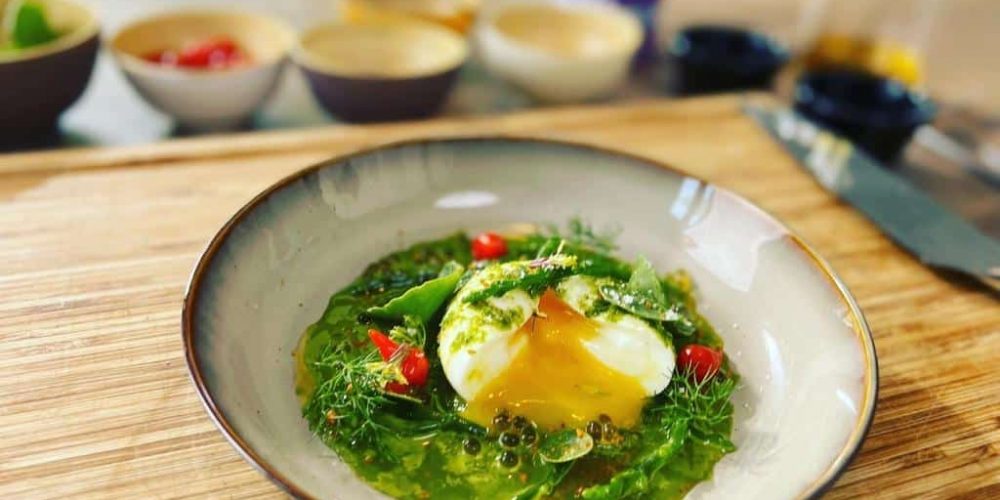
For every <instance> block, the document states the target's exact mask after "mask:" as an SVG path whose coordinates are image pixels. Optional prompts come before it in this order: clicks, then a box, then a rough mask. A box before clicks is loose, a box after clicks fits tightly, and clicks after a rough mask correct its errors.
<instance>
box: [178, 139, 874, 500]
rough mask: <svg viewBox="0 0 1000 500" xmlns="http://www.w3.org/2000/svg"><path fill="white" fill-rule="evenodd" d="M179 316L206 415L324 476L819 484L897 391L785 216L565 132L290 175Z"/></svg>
mask: <svg viewBox="0 0 1000 500" xmlns="http://www.w3.org/2000/svg"><path fill="white" fill-rule="evenodd" d="M181 324H182V330H183V341H184V348H185V355H186V359H187V364H188V368H189V370H190V373H191V377H192V380H193V382H194V384H195V387H196V390H197V392H198V394H199V396H200V397H201V398H202V399H203V401H204V403H205V408H206V409H207V412H208V414H209V417H210V418H211V419H212V420H213V421H214V422H215V423H216V424H217V426H218V428H219V430H220V432H222V433H223V434H224V435H225V436H226V437H227V438H228V440H229V441H230V443H232V444H233V445H234V446H235V447H236V448H237V449H238V450H239V452H240V454H241V455H242V456H243V457H244V458H246V459H247V460H248V461H249V462H251V463H252V464H253V465H254V466H256V467H257V468H258V469H259V470H261V471H263V472H264V473H265V474H266V475H267V476H268V477H269V478H271V479H272V480H274V481H275V482H276V483H277V484H278V485H279V486H281V487H283V488H285V489H286V490H287V491H289V492H290V493H291V494H292V495H293V496H296V497H301V498H351V499H355V498H385V495H389V496H392V497H402V498H512V497H518V496H519V497H520V498H547V497H548V495H547V494H554V495H555V497H556V498H571V497H574V496H582V497H584V498H622V495H623V493H622V492H628V494H629V495H630V496H631V497H634V498H657V499H661V498H662V499H677V498H680V497H683V496H684V495H686V494H688V493H690V495H692V496H694V497H697V498H710V499H711V498H720V499H728V498H748V499H775V498H813V497H816V496H818V495H819V494H821V493H822V492H823V491H824V490H825V489H826V488H828V487H830V486H831V485H832V484H833V482H834V481H835V480H836V478H837V477H838V475H839V474H840V473H841V472H843V471H844V470H845V468H846V467H847V465H848V463H849V462H850V460H851V459H852V457H853V455H854V453H855V452H856V451H857V450H858V449H859V448H860V445H861V442H862V441H863V439H864V437H865V434H866V432H867V429H868V427H869V425H870V423H871V421H872V418H873V415H874V411H875V401H876V395H877V388H878V369H877V362H876V358H875V348H874V343H873V340H872V336H871V332H870V330H869V328H868V326H867V324H866V322H865V319H864V316H863V314H862V312H861V310H860V309H859V307H858V305H857V303H856V301H855V300H854V298H853V296H852V295H851V293H850V292H849V291H848V290H847V288H846V287H845V286H844V284H843V283H842V282H841V281H840V280H839V278H838V277H837V275H836V274H835V273H834V271H833V270H832V269H831V268H830V267H829V265H827V264H826V263H825V261H824V260H823V259H822V258H821V257H820V256H818V255H817V254H816V252H815V251H813V250H812V249H811V247H810V246H809V245H808V244H806V243H805V242H803V241H802V239H801V238H799V237H798V236H797V235H796V234H795V233H793V232H792V231H791V230H789V229H788V228H787V227H786V226H785V225H784V224H783V223H781V222H780V221H778V220H776V219H774V218H773V217H772V216H770V215H768V214H767V213H766V212H764V211H762V210H760V209H759V208H757V207H756V206H754V205H753V204H751V203H750V202H749V201H747V200H746V199H744V198H742V197H740V196H739V195H737V194H735V193H733V192H731V191H728V190H726V189H724V188H721V187H718V186H714V185H712V184H710V183H708V182H706V181H703V180H701V179H698V178H695V177H692V176H691V175H689V174H687V173H685V172H683V171H681V170H676V169H674V168H672V167H671V166H669V165H664V164H662V163H660V162H657V161H655V160H651V159H648V158H644V157H638V156H634V155H631V154H629V153H625V152H620V151H614V150H607V149H602V148H597V147H594V146H591V145H585V144H578V143H568V142H559V141H552V140H544V139H531V138H512V137H467V138H446V139H417V140H409V141H405V142H400V143H393V144H387V145H382V146H378V147H374V148H371V149H366V150H362V151H358V152H353V153H350V154H347V155H343V156H338V157H335V158H332V159H330V160H328V161H325V162H322V163H319V164H317V165H313V166H311V167H308V168H305V169H303V170H301V171H299V172H297V173H294V174H292V175H290V176H289V177H287V178H285V179H283V180H281V181H279V182H277V183H276V184H274V185H273V186H271V187H269V188H267V189H265V190H264V191H263V192H261V193H260V194H258V195H257V196H255V197H254V198H253V199H251V200H249V201H248V203H247V204H246V205H245V206H244V207H243V208H241V209H240V210H239V211H238V212H237V213H236V214H234V215H233V216H232V217H231V218H230V220H229V221H228V222H226V223H225V225H224V226H223V227H222V228H221V229H220V230H219V232H218V233H217V234H216V236H215V237H214V238H213V239H212V242H211V243H210V244H209V246H208V248H207V249H206V251H205V253H204V254H203V255H202V256H201V258H200V259H199V261H198V263H197V264H196V266H195V270H194V272H193V273H192V277H191V281H190V283H189V284H188V290H187V294H186V297H185V300H184V307H183V313H182V318H181ZM817 422H822V425H817ZM646 459H648V460H646ZM573 463H578V464H579V466H572V464H573ZM649 464H653V465H649ZM556 472H558V473H559V474H555V473H556ZM616 478H617V479H616ZM577 493H580V494H577Z"/></svg>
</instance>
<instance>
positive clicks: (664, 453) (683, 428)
mask: <svg viewBox="0 0 1000 500" xmlns="http://www.w3.org/2000/svg"><path fill="white" fill-rule="evenodd" d="M687 437H688V424H687V422H686V421H684V420H678V421H676V422H673V423H672V424H671V427H670V431H669V433H668V434H667V439H666V440H665V441H664V442H663V444H661V445H660V446H658V447H656V448H655V449H653V450H652V451H650V452H649V453H647V454H646V455H644V456H642V457H640V458H639V459H638V460H636V461H635V462H633V464H632V465H631V466H630V467H628V468H626V469H625V470H622V471H620V472H618V473H617V474H615V475H614V476H613V477H612V478H611V480H610V481H608V482H607V483H605V484H602V485H598V486H591V487H590V488H587V489H585V490H583V498H585V499H588V500H614V499H619V498H626V497H630V496H635V495H640V494H642V493H643V492H645V491H646V490H647V489H649V486H650V483H651V478H652V476H653V475H654V474H656V473H657V472H658V471H659V470H660V469H662V468H663V467H664V466H665V465H667V462H669V461H670V459H671V458H673V456H674V455H676V454H677V452H678V451H679V450H680V449H681V446H682V445H683V444H684V441H685V439H687Z"/></svg>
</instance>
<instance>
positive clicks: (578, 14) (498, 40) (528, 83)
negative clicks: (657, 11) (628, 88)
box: [476, 0, 643, 102]
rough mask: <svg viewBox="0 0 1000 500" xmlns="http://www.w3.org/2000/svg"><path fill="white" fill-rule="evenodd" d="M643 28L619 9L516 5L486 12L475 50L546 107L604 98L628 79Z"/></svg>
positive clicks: (590, 4) (585, 2)
mask: <svg viewBox="0 0 1000 500" xmlns="http://www.w3.org/2000/svg"><path fill="white" fill-rule="evenodd" d="M642 37H643V33H642V25H641V23H640V22H639V21H638V19H636V18H635V16H634V15H632V14H631V13H630V12H629V11H628V10H625V9H624V8H622V7H618V6H616V5H614V4H610V3H605V2H597V1H589V0H581V1H576V2H569V3H561V4H557V3H548V2H543V3H529V2H523V1H514V2H508V3H503V4H499V5H497V6H494V7H493V8H488V9H486V10H485V11H484V12H483V14H482V15H481V19H480V21H479V23H478V26H477V28H476V49H477V51H478V52H479V54H480V56H481V57H482V59H483V62H484V63H485V64H486V67H487V68H488V69H489V70H490V71H492V72H493V73H496V74H497V75H499V76H500V77H502V78H504V79H506V80H509V81H510V82H511V83H513V84H514V85H516V86H518V87H520V88H522V89H523V90H524V91H526V92H527V93H529V94H531V95H532V96H533V97H535V98H536V99H538V100H540V101H544V102H573V101H584V100H588V99H593V98H597V97H603V96H606V95H608V94H610V93H611V92H613V91H614V90H615V89H616V88H618V87H620V86H621V85H622V83H623V82H624V81H625V79H626V78H627V77H628V72H629V68H630V66H631V62H632V57H633V56H634V55H635V53H636V51H637V50H638V49H639V46H640V45H641V44H642Z"/></svg>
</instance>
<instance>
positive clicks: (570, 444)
mask: <svg viewBox="0 0 1000 500" xmlns="http://www.w3.org/2000/svg"><path fill="white" fill-rule="evenodd" d="M593 449H594V438H592V437H590V434H587V433H586V432H583V431H582V430H580V429H563V430H561V431H556V432H553V433H551V434H549V435H547V436H545V439H543V440H542V442H541V443H539V445H538V456H539V457H541V458H542V460H544V461H546V462H549V463H554V464H558V463H563V462H569V461H570V460H576V459H578V458H580V457H582V456H584V455H586V454H587V453H590V450H593Z"/></svg>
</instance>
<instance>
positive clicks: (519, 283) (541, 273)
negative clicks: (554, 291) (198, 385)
mask: <svg viewBox="0 0 1000 500" xmlns="http://www.w3.org/2000/svg"><path fill="white" fill-rule="evenodd" d="M576 261H577V258H576V256H574V255H552V256H550V257H543V258H541V259H535V260H533V261H531V262H528V263H526V265H523V266H519V267H514V268H511V272H512V274H511V275H510V276H507V277H504V278H503V279H499V280H496V281H495V282H493V284H491V285H490V286H488V287H486V288H484V289H482V290H477V291H475V292H472V293H470V294H468V295H466V296H465V299H464V300H465V302H467V303H469V304H475V303H477V302H482V301H484V300H486V299H489V298H491V297H500V296H502V295H504V294H505V293H507V292H509V291H511V290H524V291H526V292H528V293H529V294H531V295H538V294H540V293H542V292H544V291H545V290H546V289H548V288H550V287H552V286H554V285H555V284H557V283H558V282H559V281H561V280H562V279H563V278H565V277H567V276H569V275H571V274H573V271H574V269H575V268H576Z"/></svg>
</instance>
